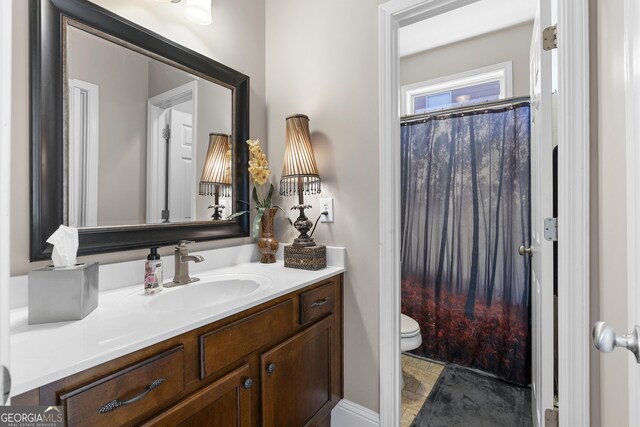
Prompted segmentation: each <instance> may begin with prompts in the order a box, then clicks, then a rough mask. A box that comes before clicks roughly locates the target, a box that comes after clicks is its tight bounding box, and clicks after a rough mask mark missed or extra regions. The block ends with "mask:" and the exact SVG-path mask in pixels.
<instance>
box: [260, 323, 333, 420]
mask: <svg viewBox="0 0 640 427" xmlns="http://www.w3.org/2000/svg"><path fill="white" fill-rule="evenodd" d="M333 324H334V317H333V316H329V317H327V318H325V319H324V320H323V321H321V322H319V323H317V324H315V325H314V326H311V327H310V328H308V329H306V330H304V331H302V332H300V333H299V334H297V335H295V336H294V337H292V338H291V339H289V340H287V341H285V342H284V343H282V344H280V345H279V346H277V347H275V348H274V349H273V350H270V351H268V352H267V353H264V354H262V355H261V356H260V367H261V377H262V380H261V390H262V424H263V426H265V427H270V426H274V427H276V426H288V427H299V426H300V427H301V426H304V425H305V424H307V423H308V422H309V421H310V420H311V419H312V418H313V417H314V415H315V414H317V413H318V411H320V410H321V409H322V408H323V407H324V406H325V405H326V404H328V403H330V402H331V398H332V384H334V381H332V375H336V374H334V372H336V367H333V366H332V359H333V358H332V357H331V356H332V350H333V345H332V342H333V341H332V334H333V333H334V332H333V330H332V329H333V328H332V327H333ZM338 369H339V368H338ZM334 392H335V391H334Z"/></svg>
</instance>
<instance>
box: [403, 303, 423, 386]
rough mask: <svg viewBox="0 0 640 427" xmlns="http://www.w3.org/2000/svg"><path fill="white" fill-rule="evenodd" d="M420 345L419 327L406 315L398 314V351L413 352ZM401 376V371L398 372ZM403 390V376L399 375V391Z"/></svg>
mask: <svg viewBox="0 0 640 427" xmlns="http://www.w3.org/2000/svg"><path fill="white" fill-rule="evenodd" d="M420 344H422V334H420V325H419V324H418V322H416V321H415V320H414V319H412V318H411V317H409V316H407V315H406V314H402V313H400V351H409V350H415V349H416V348H418V347H420ZM400 373H401V374H402V370H401V372H400ZM403 388H404V374H402V375H400V389H401V390H402V389H403Z"/></svg>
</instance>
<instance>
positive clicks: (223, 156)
mask: <svg viewBox="0 0 640 427" xmlns="http://www.w3.org/2000/svg"><path fill="white" fill-rule="evenodd" d="M216 187H218V188H217V189H218V191H222V192H221V195H222V196H224V197H229V192H230V189H231V147H230V146H229V135H226V134H223V133H210V134H209V149H208V150H207V157H206V158H205V160H204V168H203V169H202V175H201V177H200V191H199V194H200V195H201V196H211V195H214V194H215V192H216ZM223 193H224V194H223Z"/></svg>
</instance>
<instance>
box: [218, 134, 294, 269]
mask: <svg viewBox="0 0 640 427" xmlns="http://www.w3.org/2000/svg"><path fill="white" fill-rule="evenodd" d="M247 145H248V146H249V167H248V171H249V176H250V179H251V184H252V186H253V190H252V192H251V194H252V198H253V204H254V206H253V207H251V204H250V203H248V202H245V201H241V202H242V203H246V204H247V205H248V206H249V207H250V209H248V210H246V211H242V212H236V213H234V214H232V215H230V216H229V219H231V218H235V217H237V216H240V215H244V214H247V213H249V212H251V211H254V210H255V211H256V216H255V218H254V220H253V227H252V233H251V234H252V235H253V237H254V238H255V239H257V244H258V250H259V251H260V262H261V263H265V264H268V263H273V262H276V251H277V250H278V241H277V240H276V237H275V233H274V229H273V221H274V218H275V215H276V213H277V212H278V210H281V211H282V212H283V213H284V210H283V209H282V208H281V207H280V206H277V205H274V204H273V192H274V186H273V184H270V183H269V182H268V181H269V176H270V175H271V170H270V169H269V162H268V161H267V156H266V155H265V154H264V152H263V151H262V147H261V146H260V140H259V139H255V140H253V139H249V140H247ZM287 219H288V220H289V223H291V219H289V218H288V217H287Z"/></svg>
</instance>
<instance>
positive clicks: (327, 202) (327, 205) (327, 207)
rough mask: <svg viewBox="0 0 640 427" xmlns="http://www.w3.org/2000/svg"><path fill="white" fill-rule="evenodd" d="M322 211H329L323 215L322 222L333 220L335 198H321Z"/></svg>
mask: <svg viewBox="0 0 640 427" xmlns="http://www.w3.org/2000/svg"><path fill="white" fill-rule="evenodd" d="M320 212H327V213H328V215H322V218H321V219H320V221H321V222H333V198H326V199H320Z"/></svg>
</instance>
